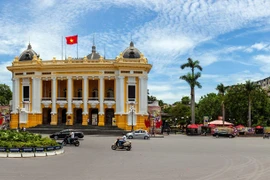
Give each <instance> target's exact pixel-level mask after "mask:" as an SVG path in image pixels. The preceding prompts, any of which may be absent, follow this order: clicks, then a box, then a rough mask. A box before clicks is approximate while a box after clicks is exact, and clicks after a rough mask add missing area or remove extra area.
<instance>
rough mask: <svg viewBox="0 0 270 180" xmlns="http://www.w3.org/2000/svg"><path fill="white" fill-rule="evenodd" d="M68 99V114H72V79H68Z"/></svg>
mask: <svg viewBox="0 0 270 180" xmlns="http://www.w3.org/2000/svg"><path fill="white" fill-rule="evenodd" d="M67 90H68V97H67V100H68V111H67V114H69V115H70V114H72V104H71V102H72V78H71V77H68V89H67Z"/></svg>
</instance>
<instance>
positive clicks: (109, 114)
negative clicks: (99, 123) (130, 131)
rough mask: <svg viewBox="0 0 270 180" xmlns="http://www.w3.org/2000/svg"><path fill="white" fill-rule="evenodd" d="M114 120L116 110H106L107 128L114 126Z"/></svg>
mask: <svg viewBox="0 0 270 180" xmlns="http://www.w3.org/2000/svg"><path fill="white" fill-rule="evenodd" d="M113 118H114V109H106V111H105V126H112V119H113Z"/></svg>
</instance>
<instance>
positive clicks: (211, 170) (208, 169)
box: [0, 135, 270, 180]
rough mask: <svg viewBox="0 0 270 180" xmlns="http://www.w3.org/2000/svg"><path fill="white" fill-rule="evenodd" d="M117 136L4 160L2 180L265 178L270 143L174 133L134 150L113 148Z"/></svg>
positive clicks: (139, 144) (87, 139)
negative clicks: (61, 150) (52, 152)
mask: <svg viewBox="0 0 270 180" xmlns="http://www.w3.org/2000/svg"><path fill="white" fill-rule="evenodd" d="M114 140H115V137H101V136H85V138H84V140H81V146H80V147H74V146H67V147H65V148H64V149H65V153H64V154H61V155H57V156H50V157H39V158H1V159H0V167H1V168H0V180H29V179H31V180H77V179H78V180H124V179H125V180H126V179H128V180H161V179H162V180H165V179H166V180H167V179H176V180H265V179H270V156H269V153H270V140H269V139H262V138H261V137H260V138H259V137H250V138H239V137H238V138H234V139H229V138H213V137H201V136H199V137H195V136H194V137H188V136H184V135H170V136H165V138H152V139H150V140H132V146H133V147H132V150H131V151H125V150H118V151H113V150H111V149H110V146H111V144H112V143H113V142H114Z"/></svg>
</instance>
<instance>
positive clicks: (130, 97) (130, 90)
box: [128, 85, 136, 101]
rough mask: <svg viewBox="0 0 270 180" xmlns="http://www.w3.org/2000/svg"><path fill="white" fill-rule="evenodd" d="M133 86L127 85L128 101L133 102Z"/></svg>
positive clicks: (134, 92)
mask: <svg viewBox="0 0 270 180" xmlns="http://www.w3.org/2000/svg"><path fill="white" fill-rule="evenodd" d="M135 94H136V91H135V86H134V85H129V86H128V101H135Z"/></svg>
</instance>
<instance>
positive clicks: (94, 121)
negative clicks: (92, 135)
mask: <svg viewBox="0 0 270 180" xmlns="http://www.w3.org/2000/svg"><path fill="white" fill-rule="evenodd" d="M89 114H90V117H89V124H91V125H93V126H97V125H98V109H90V113H89Z"/></svg>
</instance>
